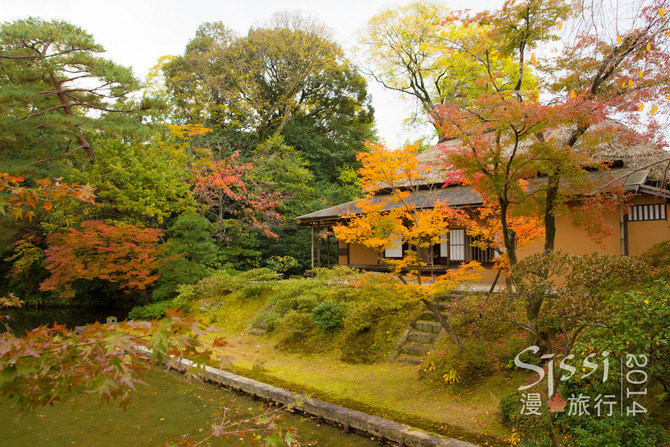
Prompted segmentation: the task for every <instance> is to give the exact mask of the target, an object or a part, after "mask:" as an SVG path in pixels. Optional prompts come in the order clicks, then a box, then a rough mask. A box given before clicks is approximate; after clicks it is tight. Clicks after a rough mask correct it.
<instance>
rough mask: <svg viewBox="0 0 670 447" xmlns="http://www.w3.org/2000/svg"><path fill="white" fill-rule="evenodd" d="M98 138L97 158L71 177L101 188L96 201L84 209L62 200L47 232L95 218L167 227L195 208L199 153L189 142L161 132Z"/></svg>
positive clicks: (69, 173)
mask: <svg viewBox="0 0 670 447" xmlns="http://www.w3.org/2000/svg"><path fill="white" fill-rule="evenodd" d="M94 141H95V142H96V144H97V147H98V150H97V154H98V156H97V162H96V163H95V164H94V165H91V164H88V163H84V164H82V165H76V164H74V163H73V164H71V165H70V167H69V168H68V170H66V172H65V176H66V177H67V178H71V179H73V180H75V181H77V182H87V183H89V184H90V185H91V186H92V187H93V188H95V192H96V203H95V204H92V205H90V206H88V207H86V208H85V209H84V210H83V212H82V210H81V207H80V206H77V207H76V208H72V207H68V206H66V205H65V204H62V206H60V207H59V209H57V210H55V211H54V213H52V214H51V216H50V219H49V222H48V223H47V224H45V226H46V228H47V230H51V229H53V228H54V227H58V226H62V225H65V226H72V225H74V224H76V223H79V222H81V221H82V220H85V219H92V218H94V219H107V220H112V221H117V222H125V223H132V224H141V225H146V226H149V227H154V228H160V227H162V228H165V227H166V226H167V224H168V223H169V221H170V220H171V219H173V218H174V217H175V216H177V215H179V214H181V213H184V212H188V211H194V210H195V206H196V202H195V200H194V198H193V195H192V193H191V187H190V184H189V181H190V180H191V179H192V178H193V174H192V172H191V165H192V163H193V160H194V156H193V154H192V152H191V148H190V146H189V145H188V144H187V143H186V142H185V141H184V140H182V139H180V138H177V137H174V136H170V135H161V134H160V133H158V132H155V134H154V136H153V137H152V138H151V139H150V140H149V141H146V142H138V141H135V140H130V141H125V140H124V139H119V138H116V139H113V138H98V139H95V140H94ZM71 203H72V204H73V205H74V203H73V202H71Z"/></svg>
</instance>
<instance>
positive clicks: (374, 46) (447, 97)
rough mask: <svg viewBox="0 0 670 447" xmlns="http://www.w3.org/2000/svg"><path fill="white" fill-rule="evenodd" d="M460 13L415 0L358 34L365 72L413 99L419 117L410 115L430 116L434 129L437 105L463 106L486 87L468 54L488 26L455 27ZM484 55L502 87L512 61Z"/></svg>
mask: <svg viewBox="0 0 670 447" xmlns="http://www.w3.org/2000/svg"><path fill="white" fill-rule="evenodd" d="M461 16H462V13H460V12H459V11H451V10H449V9H448V8H447V7H446V6H444V4H442V3H440V2H436V1H432V0H419V1H414V2H411V3H409V4H407V5H405V6H401V7H396V6H394V7H390V8H387V9H384V10H382V11H380V12H379V13H378V14H376V15H375V16H374V17H372V18H371V19H370V21H369V22H368V24H367V26H366V27H365V28H364V29H363V30H362V31H361V33H360V35H359V36H358V40H359V44H360V45H359V48H358V53H359V54H360V55H361V56H362V58H363V64H364V66H365V72H366V74H368V75H369V76H371V77H372V78H374V79H375V80H376V81H377V82H379V83H380V84H381V85H383V86H384V87H385V88H388V89H390V90H393V91H396V92H399V93H401V94H402V95H404V96H405V97H406V98H411V99H414V100H416V101H417V103H418V113H417V115H418V116H415V117H414V118H415V119H416V118H419V117H420V119H422V120H426V119H427V118H429V119H430V118H432V120H431V121H432V123H433V124H434V125H435V128H436V130H438V131H439V122H435V120H437V119H439V116H438V115H434V112H435V108H436V107H437V106H439V105H441V104H446V103H451V102H457V103H459V104H463V105H465V104H467V102H468V101H469V100H470V99H471V98H472V97H473V96H476V95H478V94H481V93H483V92H486V91H489V90H490V85H486V83H481V82H479V79H481V78H483V77H485V76H486V67H485V66H483V65H482V64H480V63H479V61H478V60H476V58H473V57H471V56H472V55H474V54H475V51H477V50H479V49H481V48H482V47H483V46H484V45H485V44H486V42H487V35H486V33H487V31H488V29H489V27H488V26H487V25H484V24H480V23H476V22H474V23H472V22H469V23H467V26H459V24H458V23H457V22H456V21H455V19H458V18H459V17H461ZM465 41H467V42H469V43H470V44H471V45H470V47H469V48H468V46H463V44H462V43H463V42H465ZM454 49H459V50H462V51H454ZM477 57H481V56H480V55H477ZM484 57H487V58H488V59H487V60H488V61H489V63H491V64H493V65H495V67H496V68H498V69H499V70H498V72H497V75H502V76H501V77H500V79H499V83H500V84H501V85H509V84H511V83H512V82H513V77H512V76H511V75H512V74H513V73H514V71H515V69H516V66H515V64H514V63H513V61H510V60H509V59H507V58H505V57H501V55H494V56H489V55H488V53H487V54H486V55H485V56H484ZM512 85H513V84H512Z"/></svg>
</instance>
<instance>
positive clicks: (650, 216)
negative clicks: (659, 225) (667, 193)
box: [628, 203, 666, 222]
mask: <svg viewBox="0 0 670 447" xmlns="http://www.w3.org/2000/svg"><path fill="white" fill-rule="evenodd" d="M665 219H666V217H665V203H653V204H650V205H633V206H631V207H630V211H629V212H628V220H629V221H630V222H637V221H644V220H665Z"/></svg>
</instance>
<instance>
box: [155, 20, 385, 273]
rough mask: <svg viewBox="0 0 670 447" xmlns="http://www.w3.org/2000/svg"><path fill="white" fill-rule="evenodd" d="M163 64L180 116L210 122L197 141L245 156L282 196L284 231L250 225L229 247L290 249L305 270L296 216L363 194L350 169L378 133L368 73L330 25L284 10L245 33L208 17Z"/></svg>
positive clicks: (221, 155) (220, 154)
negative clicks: (272, 234) (252, 229)
mask: <svg viewBox="0 0 670 447" xmlns="http://www.w3.org/2000/svg"><path fill="white" fill-rule="evenodd" d="M161 71H162V73H163V84H164V90H165V96H166V97H167V98H169V101H171V103H172V104H173V106H174V116H173V119H175V120H177V121H179V122H182V123H197V122H201V123H204V124H205V125H206V126H208V127H210V128H212V132H211V133H210V134H208V135H207V137H206V138H203V139H200V140H199V141H198V144H200V145H201V146H202V147H204V148H207V149H208V150H209V151H210V152H211V153H212V156H213V157H214V160H215V161H216V160H224V159H228V157H230V156H231V155H233V154H234V153H238V154H239V158H240V160H241V161H242V162H251V163H252V164H253V170H252V171H251V172H250V175H251V177H253V178H255V179H256V181H257V182H259V183H262V184H266V185H272V187H273V188H274V190H275V192H277V193H279V194H280V195H281V196H282V197H283V198H284V200H283V204H282V205H281V206H280V207H279V208H278V211H279V213H280V214H281V216H282V217H283V219H284V224H283V225H282V227H281V228H279V229H277V230H276V232H277V234H278V235H279V237H278V238H276V239H274V238H267V237H266V236H265V235H258V234H251V233H248V232H245V234H240V235H238V237H237V238H236V239H237V241H229V243H228V245H229V248H234V251H235V252H238V253H248V254H249V255H252V253H257V256H256V257H257V258H260V255H261V253H262V255H263V256H262V257H264V258H269V257H270V256H273V255H289V256H292V257H295V258H297V259H298V260H299V261H300V268H301V269H304V268H306V267H307V265H308V259H309V246H308V241H309V236H308V234H307V231H306V230H304V229H300V228H299V227H298V226H297V225H296V224H295V221H294V220H293V218H294V217H295V216H298V215H301V214H305V213H308V212H310V211H314V210H316V209H320V208H323V207H324V206H327V205H330V204H332V203H335V202H341V201H347V200H351V199H352V198H353V195H352V194H354V195H355V194H356V193H357V191H356V189H355V188H353V187H352V186H351V182H350V181H349V179H350V176H349V177H347V175H348V173H350V172H351V168H352V167H355V166H357V163H358V162H357V160H356V155H355V153H356V151H360V150H364V149H365V146H364V145H363V143H364V141H366V140H368V139H372V138H374V135H375V134H374V129H373V122H374V117H373V110H372V107H371V105H370V99H369V97H368V94H367V90H366V87H367V86H366V81H365V79H364V78H363V77H362V76H361V75H360V74H358V73H357V71H356V70H355V68H354V67H353V66H352V65H351V64H350V63H349V62H348V61H347V59H346V58H345V57H344V55H343V52H342V50H341V49H340V47H339V46H338V45H337V44H336V43H335V42H334V41H333V40H332V37H330V33H329V31H328V30H327V29H326V28H325V27H324V26H322V25H319V24H317V23H315V22H314V21H312V20H310V19H306V18H304V17H301V16H299V15H295V14H286V13H283V14H277V15H275V16H274V17H273V19H272V20H271V21H270V22H269V23H268V24H267V25H265V26H262V27H257V28H252V29H250V30H249V32H248V34H247V35H245V36H237V35H235V34H234V33H233V32H232V31H231V30H229V29H228V28H226V27H225V25H223V24H222V23H221V22H215V23H206V24H203V25H202V26H201V27H200V28H199V29H198V30H197V32H196V35H195V37H194V38H193V39H192V40H191V41H190V42H189V43H188V45H187V46H186V50H185V52H184V55H182V56H178V57H174V58H170V59H166V60H165V61H164V62H163V63H162V65H161ZM345 179H346V180H345ZM238 228H239V227H238ZM273 231H274V230H273ZM259 238H260V239H259ZM259 241H263V244H262V245H261V244H259ZM254 262H257V261H254ZM296 272H297V270H296ZM294 273H295V272H294Z"/></svg>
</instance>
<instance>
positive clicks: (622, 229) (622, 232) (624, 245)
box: [619, 214, 628, 256]
mask: <svg viewBox="0 0 670 447" xmlns="http://www.w3.org/2000/svg"><path fill="white" fill-rule="evenodd" d="M619 239H620V243H621V256H628V214H623V215H622V216H621V217H620V218H619Z"/></svg>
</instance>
